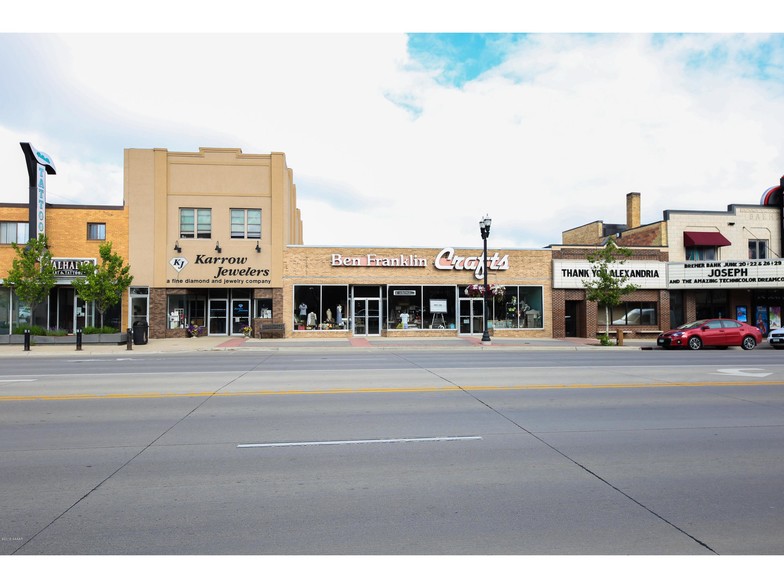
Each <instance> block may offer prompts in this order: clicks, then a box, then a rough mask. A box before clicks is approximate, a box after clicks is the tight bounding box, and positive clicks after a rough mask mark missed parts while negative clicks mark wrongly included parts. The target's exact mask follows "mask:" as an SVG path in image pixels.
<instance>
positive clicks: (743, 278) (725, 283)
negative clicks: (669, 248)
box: [668, 259, 784, 290]
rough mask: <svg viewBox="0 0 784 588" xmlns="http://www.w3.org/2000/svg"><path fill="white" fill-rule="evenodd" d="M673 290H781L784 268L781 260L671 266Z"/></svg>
mask: <svg viewBox="0 0 784 588" xmlns="http://www.w3.org/2000/svg"><path fill="white" fill-rule="evenodd" d="M668 286H669V288H670V289H671V290H678V289H681V290H699V289H701V288H781V287H784V265H782V261H781V260H779V259H740V260H727V261H694V262H692V261H686V262H682V263H681V262H670V264H669V284H668Z"/></svg>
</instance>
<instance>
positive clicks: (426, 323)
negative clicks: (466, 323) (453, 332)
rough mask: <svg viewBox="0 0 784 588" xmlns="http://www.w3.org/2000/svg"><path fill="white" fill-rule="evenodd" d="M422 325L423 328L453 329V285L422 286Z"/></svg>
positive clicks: (455, 321)
mask: <svg viewBox="0 0 784 588" xmlns="http://www.w3.org/2000/svg"><path fill="white" fill-rule="evenodd" d="M422 296H423V297H422V326H423V328H425V329H454V328H455V325H456V324H457V320H456V319H455V287H454V286H424V287H423V295H422Z"/></svg>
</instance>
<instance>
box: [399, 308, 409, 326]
mask: <svg viewBox="0 0 784 588" xmlns="http://www.w3.org/2000/svg"><path fill="white" fill-rule="evenodd" d="M400 322H401V323H403V328H404V329H407V328H408V313H407V312H401V313H400Z"/></svg>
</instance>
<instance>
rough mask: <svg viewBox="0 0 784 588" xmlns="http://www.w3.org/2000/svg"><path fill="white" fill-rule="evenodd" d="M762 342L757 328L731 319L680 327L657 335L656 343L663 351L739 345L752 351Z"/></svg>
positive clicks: (710, 320) (698, 322)
mask: <svg viewBox="0 0 784 588" xmlns="http://www.w3.org/2000/svg"><path fill="white" fill-rule="evenodd" d="M761 341H762V333H760V330H759V329H758V328H757V327H752V326H751V325H747V324H746V323H741V322H738V321H735V320H732V319H725V318H718V319H704V320H701V321H695V322H693V323H687V324H685V325H681V326H680V327H678V328H677V329H672V330H671V331H667V332H666V333H662V334H661V335H659V338H658V339H657V341H656V343H657V344H658V345H659V347H663V348H664V349H671V348H675V349H677V348H684V349H686V348H688V349H702V348H703V347H723V348H725V349H726V348H727V347H729V346H730V345H740V346H741V347H743V349H754V348H755V347H756V346H757V345H758V344H759V343H760V342H761Z"/></svg>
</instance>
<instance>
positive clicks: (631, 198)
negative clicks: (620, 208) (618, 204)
mask: <svg viewBox="0 0 784 588" xmlns="http://www.w3.org/2000/svg"><path fill="white" fill-rule="evenodd" d="M639 226H640V193H639V192H629V193H628V194H627V195H626V227H627V228H629V229H634V228H636V227H639Z"/></svg>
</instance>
